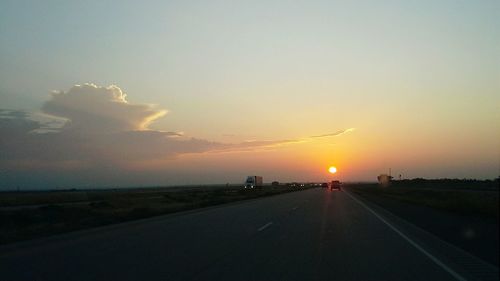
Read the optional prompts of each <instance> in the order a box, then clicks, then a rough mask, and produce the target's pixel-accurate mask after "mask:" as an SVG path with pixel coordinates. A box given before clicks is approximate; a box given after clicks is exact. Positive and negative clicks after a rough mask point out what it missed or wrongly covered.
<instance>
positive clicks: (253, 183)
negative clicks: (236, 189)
mask: <svg viewBox="0 0 500 281" xmlns="http://www.w3.org/2000/svg"><path fill="white" fill-rule="evenodd" d="M262 186H263V181H262V177H260V176H248V177H247V180H246V181H245V185H244V187H245V189H246V188H256V187H262Z"/></svg>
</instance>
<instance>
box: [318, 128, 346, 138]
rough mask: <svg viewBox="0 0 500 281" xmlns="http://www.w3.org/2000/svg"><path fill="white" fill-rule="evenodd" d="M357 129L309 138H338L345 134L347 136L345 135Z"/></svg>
mask: <svg viewBox="0 0 500 281" xmlns="http://www.w3.org/2000/svg"><path fill="white" fill-rule="evenodd" d="M355 129H356V128H349V129H345V130H340V131H337V132H335V133H329V134H323V135H316V136H310V137H309V138H326V137H337V136H340V135H343V134H345V133H349V132H352V131H354V130H355Z"/></svg>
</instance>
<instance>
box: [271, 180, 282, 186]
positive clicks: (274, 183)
mask: <svg viewBox="0 0 500 281" xmlns="http://www.w3.org/2000/svg"><path fill="white" fill-rule="evenodd" d="M271 185H272V186H278V185H280V183H279V182H278V181H273V182H272V183H271Z"/></svg>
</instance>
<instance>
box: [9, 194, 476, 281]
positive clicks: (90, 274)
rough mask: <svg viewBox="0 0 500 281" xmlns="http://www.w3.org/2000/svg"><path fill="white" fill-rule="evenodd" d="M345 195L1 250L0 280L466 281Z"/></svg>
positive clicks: (294, 199) (266, 202)
mask: <svg viewBox="0 0 500 281" xmlns="http://www.w3.org/2000/svg"><path fill="white" fill-rule="evenodd" d="M401 229H402V228H399V227H398V225H397V224H396V222H392V221H391V220H390V219H389V218H387V217H384V216H383V215H381V214H380V213H378V212H377V211H376V210H375V209H372V208H370V206H369V205H366V204H365V203H363V201H360V200H359V198H356V197H352V195H350V194H349V193H348V192H341V191H333V192H332V191H329V190H326V189H313V190H306V191H302V192H294V193H288V194H284V195H279V196H273V197H268V198H263V199H257V200H252V201H247V202H240V203H235V204H229V205H225V206H219V207H212V208H207V209H203V210H199V211H194V212H185V213H181V214H174V215H167V216H162V217H157V218H153V219H147V220H142V221H138V222H132V223H125V224H120V225H115V226H109V227H102V228H98V229H94V230H89V231H82V232H77V233H71V234H66V235H61V236H56V237H52V238H48V239H47V238H46V239H40V240H35V241H30V242H24V243H18V244H14V245H8V246H3V247H0V279H1V280H6V281H7V280H40V281H41V280H363V281H367V280H384V281H388V280H472V279H471V278H470V276H468V275H467V274H463V273H462V272H461V271H460V268H457V267H456V265H453V264H449V263H448V262H447V260H446V259H442V258H441V257H440V255H439V253H433V252H431V251H427V250H426V248H425V246H423V245H421V244H419V243H418V241H415V240H413V239H412V238H410V237H411V235H407V234H406V233H405V232H404V231H402V230H401Z"/></svg>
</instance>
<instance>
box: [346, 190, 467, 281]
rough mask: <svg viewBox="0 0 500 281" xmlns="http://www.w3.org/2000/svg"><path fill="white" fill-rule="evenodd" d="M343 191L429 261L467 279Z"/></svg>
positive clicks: (460, 278) (460, 279)
mask: <svg viewBox="0 0 500 281" xmlns="http://www.w3.org/2000/svg"><path fill="white" fill-rule="evenodd" d="M344 193H345V194H347V195H348V196H349V197H350V198H351V199H352V200H354V201H355V202H356V203H358V204H359V205H361V206H363V207H364V208H365V209H367V210H368V211H369V212H370V213H372V214H373V215H374V216H375V217H377V218H378V219H379V220H380V221H382V222H383V223H384V224H385V225H387V226H388V227H389V228H390V229H392V230H393V231H394V232H396V233H397V234H398V235H399V236H401V237H402V238H403V239H404V240H406V242H408V243H409V244H410V245H412V246H413V247H415V248H416V249H417V250H419V251H420V252H421V253H422V254H424V255H425V256H426V257H428V258H429V259H430V260H431V261H433V262H434V263H435V264H437V265H438V266H440V267H441V268H442V269H443V270H445V271H446V272H448V273H449V274H450V275H452V276H453V277H454V278H455V279H457V280H459V281H467V279H465V278H464V277H463V276H462V275H460V274H459V273H457V272H456V271H455V270H453V269H451V268H450V267H449V266H447V265H446V264H445V263H444V262H442V261H441V260H440V259H438V258H437V257H435V256H434V255H432V254H431V253H429V252H428V251H426V250H425V249H424V248H422V247H421V246H420V245H419V244H418V243H417V242H415V241H413V240H412V239H411V238H409V237H408V236H406V235H405V234H404V233H403V232H401V231H400V230H399V229H397V228H396V227H395V226H393V225H392V224H391V223H389V222H388V221H387V220H386V219H384V218H383V217H382V216H381V215H379V214H378V213H377V212H375V211H374V210H373V209H372V208H370V207H368V206H367V205H366V204H365V203H363V202H361V201H360V200H359V199H358V198H356V197H354V195H352V194H351V193H350V192H348V191H346V190H345V189H344Z"/></svg>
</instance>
